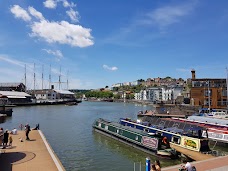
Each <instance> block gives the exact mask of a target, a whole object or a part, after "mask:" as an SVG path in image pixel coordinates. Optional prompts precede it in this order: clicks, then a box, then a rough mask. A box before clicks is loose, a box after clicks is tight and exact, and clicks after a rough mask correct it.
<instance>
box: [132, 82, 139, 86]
mask: <svg viewBox="0 0 228 171" xmlns="http://www.w3.org/2000/svg"><path fill="white" fill-rule="evenodd" d="M139 84H140V82H139V81H132V82H131V86H137V85H139Z"/></svg>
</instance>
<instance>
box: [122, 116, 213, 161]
mask: <svg viewBox="0 0 228 171" xmlns="http://www.w3.org/2000/svg"><path fill="white" fill-rule="evenodd" d="M151 123H154V125H152V124H151ZM155 123H159V124H160V125H159V124H158V125H155ZM120 124H121V125H125V126H128V127H132V128H135V129H139V130H142V131H144V132H148V133H153V134H158V133H159V134H160V135H161V137H163V138H167V140H168V142H169V143H170V145H172V146H171V147H175V148H176V147H180V148H182V149H185V151H186V150H188V152H191V151H192V152H193V151H194V152H198V155H201V154H203V153H212V150H210V148H209V140H208V138H207V137H206V138H205V137H203V136H202V131H203V128H202V127H198V126H194V125H188V126H187V127H186V129H183V127H182V126H183V125H181V124H180V123H175V122H170V121H168V122H167V123H166V121H165V120H162V119H159V120H158V122H156V121H155V120H152V122H150V123H149V122H142V123H139V122H138V123H137V122H135V121H132V120H130V119H120ZM167 125H170V127H167ZM178 126H179V127H178ZM181 128H182V129H181ZM196 156H197V153H196ZM202 156H204V155H202ZM204 157H205V156H204ZM193 159H194V158H193Z"/></svg>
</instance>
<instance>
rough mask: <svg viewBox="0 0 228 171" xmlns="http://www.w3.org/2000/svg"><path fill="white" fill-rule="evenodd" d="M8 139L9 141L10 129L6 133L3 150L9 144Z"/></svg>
mask: <svg viewBox="0 0 228 171" xmlns="http://www.w3.org/2000/svg"><path fill="white" fill-rule="evenodd" d="M8 139H9V133H8V129H6V130H5V133H4V134H3V148H6V146H7V144H8Z"/></svg>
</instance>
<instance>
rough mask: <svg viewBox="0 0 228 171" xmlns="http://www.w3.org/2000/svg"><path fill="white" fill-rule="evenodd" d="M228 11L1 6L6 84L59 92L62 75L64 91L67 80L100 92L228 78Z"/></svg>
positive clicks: (204, 3)
mask: <svg viewBox="0 0 228 171" xmlns="http://www.w3.org/2000/svg"><path fill="white" fill-rule="evenodd" d="M227 6H228V1H227V0H220V1H219V3H218V1H215V0H201V1H199V0H162V1H161V0H124V1H123V0H115V1H107V0H96V1H91V0H78V1H74V0H72V1H70V0H39V1H37V0H17V1H15V0H1V1H0V75H1V76H0V83H5V82H25V80H26V86H27V87H28V89H33V88H34V87H35V88H36V89H40V88H41V87H43V88H49V76H51V84H53V85H55V87H56V88H58V87H59V85H58V84H57V82H58V81H59V76H60V75H61V76H60V81H61V82H62V83H61V86H60V87H61V89H66V88H67V83H66V82H67V80H68V88H69V89H96V88H102V87H105V86H109V87H111V86H112V85H113V84H116V83H124V82H132V81H136V80H138V79H145V80H146V79H147V78H157V77H167V76H170V77H173V78H183V79H187V78H191V70H192V69H194V70H195V71H196V78H226V77H227V73H226V67H228V8H227ZM25 73H26V74H25ZM34 73H35V74H34ZM25 75H26V79H25ZM34 75H35V79H34ZM42 75H43V79H42ZM34 80H35V81H34ZM42 80H43V81H42ZM34 83H35V86H34Z"/></svg>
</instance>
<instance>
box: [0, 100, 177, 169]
mask: <svg viewBox="0 0 228 171" xmlns="http://www.w3.org/2000/svg"><path fill="white" fill-rule="evenodd" d="M150 109H152V106H145V105H139V104H130V103H110V102H82V103H80V104H79V105H77V106H65V105H55V106H32V107H16V108H14V110H13V111H14V112H13V116H12V117H9V118H7V120H6V121H5V123H2V124H0V127H3V128H4V129H9V130H11V129H13V128H14V127H16V128H17V129H19V125H20V124H23V125H25V124H26V123H29V124H30V125H31V127H35V125H36V124H37V123H39V124H40V129H41V130H42V131H43V133H44V135H45V137H46V138H47V140H48V142H49V143H50V145H51V146H52V148H53V150H54V151H55V153H56V154H57V156H58V157H59V159H60V160H61V162H62V164H63V166H64V167H65V169H66V170H67V171H88V170H97V171H98V170H99V171H133V170H134V163H135V168H136V169H135V171H139V168H140V166H139V165H140V163H141V170H145V159H146V157H150V158H151V161H154V160H155V159H157V158H156V157H154V156H152V155H148V154H146V153H144V152H141V151H139V150H137V149H133V148H132V147H129V146H127V145H125V144H123V143H121V142H118V141H116V140H113V139H111V138H108V137H106V136H104V135H101V134H99V133H96V132H94V131H93V129H92V124H93V122H94V121H95V119H97V118H104V119H108V120H112V121H118V120H119V118H121V117H123V118H126V117H128V118H132V119H136V117H137V113H138V111H139V110H150ZM31 138H32V137H31ZM160 161H161V165H162V167H165V166H170V165H175V164H179V163H180V160H167V159H160Z"/></svg>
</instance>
